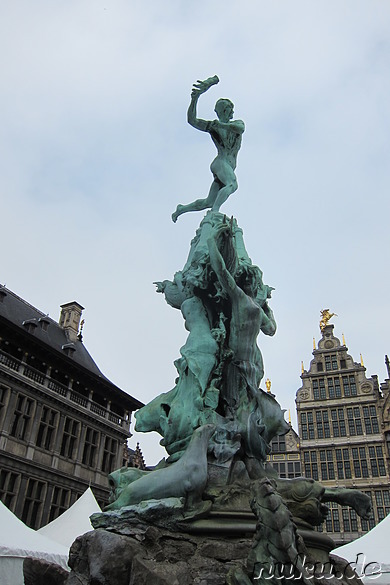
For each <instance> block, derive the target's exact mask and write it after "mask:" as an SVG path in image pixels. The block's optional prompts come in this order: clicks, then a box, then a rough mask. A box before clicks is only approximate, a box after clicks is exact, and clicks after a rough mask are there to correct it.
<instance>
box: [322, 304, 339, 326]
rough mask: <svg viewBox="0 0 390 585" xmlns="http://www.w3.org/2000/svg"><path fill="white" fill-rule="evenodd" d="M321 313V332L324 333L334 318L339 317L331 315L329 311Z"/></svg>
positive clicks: (324, 310) (325, 310)
mask: <svg viewBox="0 0 390 585" xmlns="http://www.w3.org/2000/svg"><path fill="white" fill-rule="evenodd" d="M320 313H321V321H320V329H321V331H323V330H324V329H325V327H326V326H327V324H328V321H329V320H330V319H331V318H332V317H337V316H338V315H336V313H331V312H330V311H329V309H323V310H322V311H320Z"/></svg>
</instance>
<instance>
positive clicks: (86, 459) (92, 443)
mask: <svg viewBox="0 0 390 585" xmlns="http://www.w3.org/2000/svg"><path fill="white" fill-rule="evenodd" d="M98 444H99V433H98V432H97V431H95V430H93V429H90V428H88V429H87V432H86V434H85V443H84V450H83V458H82V462H83V464H84V465H88V467H93V466H94V465H95V463H96V454H97V449H98Z"/></svg>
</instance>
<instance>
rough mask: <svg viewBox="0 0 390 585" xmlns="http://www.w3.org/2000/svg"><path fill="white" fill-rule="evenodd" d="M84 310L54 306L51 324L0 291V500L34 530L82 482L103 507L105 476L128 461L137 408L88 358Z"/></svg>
mask: <svg viewBox="0 0 390 585" xmlns="http://www.w3.org/2000/svg"><path fill="white" fill-rule="evenodd" d="M82 310H83V307H81V305H79V304H78V303H76V302H72V303H67V304H65V305H62V307H61V314H60V319H59V323H57V322H56V321H54V320H53V319H51V318H50V317H48V316H46V315H45V314H44V313H42V312H41V311H39V310H37V309H36V308H34V307H32V306H31V305H30V304H29V303H27V302H26V301H24V300H23V299H21V298H20V297H18V296H17V295H16V294H14V293H13V292H12V291H10V290H8V289H6V288H5V287H1V288H0V499H1V500H2V501H3V502H4V503H5V504H6V505H7V506H8V508H9V509H10V510H11V511H12V512H14V513H15V514H16V515H17V516H18V517H19V518H21V520H23V522H25V523H26V524H27V525H29V526H31V527H33V528H39V527H40V526H43V525H44V524H46V523H47V522H50V521H51V520H53V519H54V518H56V517H57V516H58V515H59V514H61V513H62V512H63V511H64V510H66V509H67V508H68V507H69V506H70V505H72V504H73V503H74V501H75V500H76V499H77V498H78V497H79V496H80V495H81V494H82V493H83V492H84V491H85V490H86V489H87V488H88V487H89V486H90V487H91V488H92V489H93V492H94V494H95V497H96V498H97V500H98V502H99V503H100V504H101V505H103V504H105V503H106V502H107V500H108V493H109V489H108V481H107V474H108V473H109V472H111V471H112V470H114V469H116V468H119V467H121V466H122V464H123V461H124V458H125V460H127V463H126V464H129V458H130V459H131V453H129V452H128V449H127V447H125V449H124V445H125V444H126V441H127V439H128V438H129V437H130V436H131V434H130V430H129V428H130V421H131V413H132V411H134V410H136V409H138V408H140V407H141V406H143V404H142V403H141V402H140V401H138V400H136V399H135V398H133V397H131V396H130V395H129V394H127V393H125V392H124V391H123V390H121V389H120V388H118V387H117V386H115V385H114V384H113V383H112V382H110V380H108V379H107V378H106V377H105V376H104V375H103V374H102V373H101V372H100V370H99V368H98V367H97V365H96V364H95V362H94V361H93V359H92V358H91V356H90V355H89V353H88V351H87V350H86V348H85V346H84V344H83V342H82V333H81V330H80V319H81V314H82ZM81 328H82V323H81ZM141 456H142V454H141ZM137 461H138V463H137V466H138V465H139V456H138V459H137ZM130 464H131V462H130Z"/></svg>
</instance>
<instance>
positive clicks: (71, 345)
mask: <svg viewBox="0 0 390 585" xmlns="http://www.w3.org/2000/svg"><path fill="white" fill-rule="evenodd" d="M61 349H62V350H63V351H64V352H65V353H66V355H67V356H69V357H73V353H74V352H75V351H76V348H75V346H74V343H65V345H63V346H62V347H61Z"/></svg>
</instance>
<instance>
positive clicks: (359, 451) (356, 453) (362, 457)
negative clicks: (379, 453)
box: [352, 447, 369, 477]
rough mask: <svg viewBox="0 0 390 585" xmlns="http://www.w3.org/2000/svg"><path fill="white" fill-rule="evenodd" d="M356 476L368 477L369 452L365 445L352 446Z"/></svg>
mask: <svg viewBox="0 0 390 585" xmlns="http://www.w3.org/2000/svg"><path fill="white" fill-rule="evenodd" d="M352 459H353V469H354V473H355V477H368V476H369V475H368V464H367V453H366V449H365V447H352Z"/></svg>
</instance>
